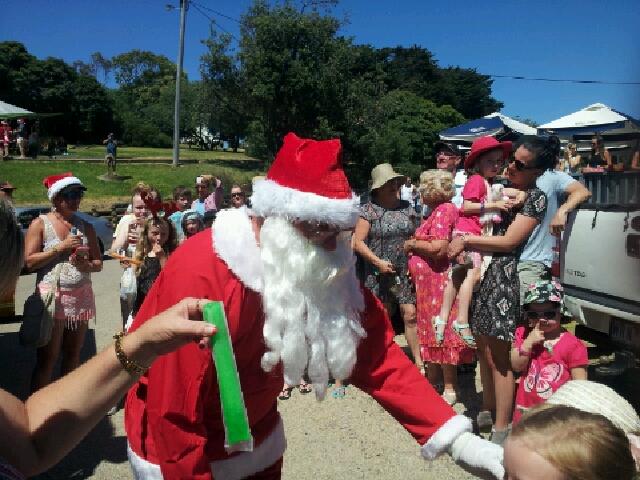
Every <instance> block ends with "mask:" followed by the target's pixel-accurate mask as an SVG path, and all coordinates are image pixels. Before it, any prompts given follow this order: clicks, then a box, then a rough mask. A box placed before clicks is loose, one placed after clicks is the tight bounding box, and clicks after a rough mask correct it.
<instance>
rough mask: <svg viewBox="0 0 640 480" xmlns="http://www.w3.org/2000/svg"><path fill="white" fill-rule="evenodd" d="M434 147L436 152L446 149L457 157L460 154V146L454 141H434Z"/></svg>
mask: <svg viewBox="0 0 640 480" xmlns="http://www.w3.org/2000/svg"><path fill="white" fill-rule="evenodd" d="M433 147H434V148H435V151H436V153H438V152H441V151H443V150H448V151H449V152H451V153H453V154H454V155H456V156H457V157H461V156H462V152H460V148H458V146H457V145H456V144H455V143H449V142H436V143H435V144H434V146H433Z"/></svg>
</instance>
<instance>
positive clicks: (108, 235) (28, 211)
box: [15, 206, 113, 255]
mask: <svg viewBox="0 0 640 480" xmlns="http://www.w3.org/2000/svg"><path fill="white" fill-rule="evenodd" d="M15 210H16V216H17V217H18V221H19V222H20V224H21V225H22V230H23V232H24V233H26V232H27V229H28V228H29V225H31V222H32V221H33V219H35V218H38V217H39V216H40V215H44V214H46V213H48V212H50V211H51V207H38V206H34V207H16V208H15ZM76 215H77V216H78V217H79V218H81V219H82V220H84V221H85V222H87V223H90V224H91V226H92V227H93V229H94V230H95V231H96V236H97V237H98V245H99V246H100V252H101V253H102V254H103V255H104V252H105V251H108V250H109V249H110V248H111V243H112V242H113V228H111V223H110V222H109V221H108V220H106V219H104V218H102V217H94V216H93V215H90V214H88V213H84V212H77V213H76Z"/></svg>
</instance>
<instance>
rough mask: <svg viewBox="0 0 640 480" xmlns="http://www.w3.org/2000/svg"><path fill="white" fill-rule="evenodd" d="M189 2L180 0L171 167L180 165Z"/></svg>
mask: <svg viewBox="0 0 640 480" xmlns="http://www.w3.org/2000/svg"><path fill="white" fill-rule="evenodd" d="M188 4H189V0H180V46H179V47H178V65H177V66H176V103H175V107H174V116H173V166H174V167H177V166H178V165H179V164H180V80H182V57H183V55H184V24H185V20H186V18H187V8H189V5H188Z"/></svg>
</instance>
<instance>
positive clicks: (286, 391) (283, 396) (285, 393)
mask: <svg viewBox="0 0 640 480" xmlns="http://www.w3.org/2000/svg"><path fill="white" fill-rule="evenodd" d="M291 390H293V387H287V388H283V389H282V391H281V392H280V395H278V400H289V399H290V398H291Z"/></svg>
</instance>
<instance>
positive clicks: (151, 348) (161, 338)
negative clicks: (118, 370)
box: [125, 298, 216, 365]
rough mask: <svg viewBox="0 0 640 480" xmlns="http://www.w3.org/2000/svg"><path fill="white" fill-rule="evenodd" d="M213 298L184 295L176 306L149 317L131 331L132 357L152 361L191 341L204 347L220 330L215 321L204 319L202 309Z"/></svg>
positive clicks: (148, 363) (141, 360)
mask: <svg viewBox="0 0 640 480" xmlns="http://www.w3.org/2000/svg"><path fill="white" fill-rule="evenodd" d="M207 303H209V300H205V299H196V298H184V299H182V300H181V301H180V302H178V303H177V304H175V305H174V306H173V307H171V308H169V309H167V310H165V311H164V312H162V313H160V314H158V315H156V316H155V317H153V318H150V319H149V320H147V321H146V322H145V323H144V324H143V325H142V326H141V327H140V328H139V329H137V330H135V331H134V332H132V333H131V334H129V335H127V336H126V337H125V339H127V340H129V342H130V344H131V354H130V358H132V359H134V360H135V361H136V362H138V363H140V364H141V365H151V363H152V362H153V361H154V360H155V359H156V357H158V356H160V355H164V354H165V353H169V352H173V351H174V350H177V349H178V348H180V347H182V346H183V345H186V344H187V343H189V342H193V341H196V342H198V343H199V344H200V345H201V346H202V347H204V346H206V345H207V342H208V338H209V337H211V336H212V335H214V334H215V333H216V329H215V327H214V326H213V325H210V324H208V323H205V322H203V321H202V309H203V307H204V306H205V305H206V304H207Z"/></svg>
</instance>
